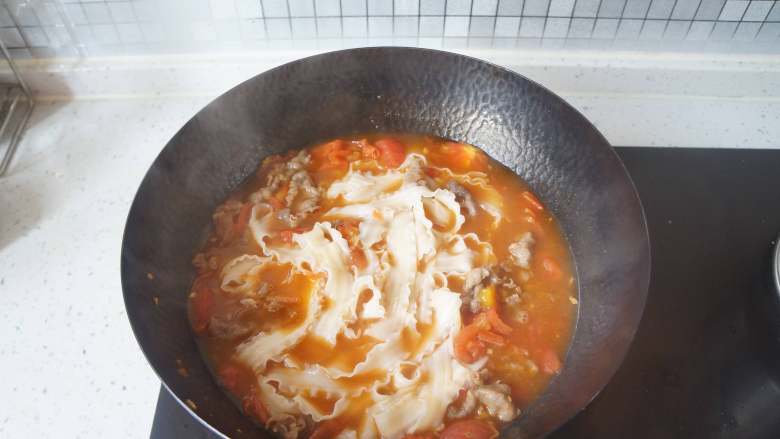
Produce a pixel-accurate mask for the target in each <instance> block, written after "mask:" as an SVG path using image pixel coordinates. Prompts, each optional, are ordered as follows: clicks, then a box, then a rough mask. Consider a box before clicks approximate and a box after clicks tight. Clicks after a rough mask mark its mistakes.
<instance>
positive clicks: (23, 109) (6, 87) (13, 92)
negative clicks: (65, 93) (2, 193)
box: [0, 40, 35, 177]
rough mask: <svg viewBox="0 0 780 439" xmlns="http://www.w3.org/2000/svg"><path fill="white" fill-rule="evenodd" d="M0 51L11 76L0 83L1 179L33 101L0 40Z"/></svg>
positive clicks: (11, 158) (21, 132) (20, 137)
mask: <svg viewBox="0 0 780 439" xmlns="http://www.w3.org/2000/svg"><path fill="white" fill-rule="evenodd" d="M0 49H1V50H2V52H3V57H4V58H5V60H6V62H7V63H8V66H9V67H10V68H11V73H12V74H13V78H11V79H12V80H11V81H8V82H3V83H0V99H2V101H1V103H0V121H2V122H0V152H2V151H3V150H5V153H4V154H3V156H2V157H3V158H2V160H0V177H2V176H4V175H5V173H6V171H8V168H9V167H10V165H11V160H13V157H14V153H15V152H16V147H17V146H18V145H19V141H20V140H21V139H22V134H23V133H24V129H25V127H26V126H27V121H28V120H29V119H30V115H31V114H32V111H33V108H34V107H35V101H34V100H33V98H32V94H31V93H30V89H29V88H28V87H27V84H25V82H24V80H23V79H22V76H21V75H20V74H19V69H18V68H17V67H16V63H14V61H13V59H11V56H10V55H9V54H8V49H7V48H6V47H5V43H3V41H2V40H0Z"/></svg>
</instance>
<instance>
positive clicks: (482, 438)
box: [439, 419, 498, 439]
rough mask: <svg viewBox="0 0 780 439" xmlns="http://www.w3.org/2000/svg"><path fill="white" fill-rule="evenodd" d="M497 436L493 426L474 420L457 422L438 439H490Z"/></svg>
mask: <svg viewBox="0 0 780 439" xmlns="http://www.w3.org/2000/svg"><path fill="white" fill-rule="evenodd" d="M496 436H498V432H497V431H496V429H495V428H494V427H493V425H491V424H489V423H487V422H485V421H479V420H476V419H469V420H466V421H458V422H455V423H453V424H450V426H449V427H447V428H445V429H444V431H442V432H441V436H439V438H440V439H492V438H494V437H496Z"/></svg>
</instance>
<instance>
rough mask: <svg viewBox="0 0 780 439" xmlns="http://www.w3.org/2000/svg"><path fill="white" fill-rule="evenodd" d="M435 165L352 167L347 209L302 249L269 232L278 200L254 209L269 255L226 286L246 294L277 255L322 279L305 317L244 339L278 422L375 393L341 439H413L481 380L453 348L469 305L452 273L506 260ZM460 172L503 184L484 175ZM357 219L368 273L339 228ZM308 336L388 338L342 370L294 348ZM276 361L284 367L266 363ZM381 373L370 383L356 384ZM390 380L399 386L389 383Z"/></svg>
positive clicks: (295, 238) (325, 413)
mask: <svg viewBox="0 0 780 439" xmlns="http://www.w3.org/2000/svg"><path fill="white" fill-rule="evenodd" d="M425 165H426V160H425V158H424V157H422V156H420V155H418V154H410V155H409V156H408V157H407V158H406V160H405V161H404V163H403V164H402V165H401V166H400V167H399V168H398V169H396V170H390V171H388V172H386V173H384V174H380V175H372V174H369V173H362V172H356V171H354V170H350V172H348V174H347V175H346V176H345V177H344V178H342V179H341V180H339V181H336V182H334V183H333V184H332V185H331V186H330V188H329V189H328V191H327V192H326V196H327V197H328V198H331V199H336V198H338V199H340V201H339V203H340V204H341V205H340V206H339V207H335V208H332V209H330V210H329V211H328V212H326V213H324V214H323V215H322V217H321V218H320V220H319V222H317V223H315V224H314V225H313V226H312V228H311V230H309V231H307V232H301V233H294V234H293V235H292V245H289V244H271V243H274V242H278V240H273V241H269V240H267V238H268V237H273V236H274V234H275V233H278V232H274V231H273V228H272V226H271V225H272V223H273V221H272V220H271V217H272V215H273V212H271V211H270V210H269V209H268V208H267V206H259V207H255V209H253V211H252V216H251V218H250V222H249V228H250V230H251V232H252V235H253V237H254V238H255V240H256V241H257V242H258V244H259V245H260V247H261V249H262V251H263V254H264V256H262V257H258V256H251V257H250V256H244V257H239V258H236V260H234V261H232V262H231V263H230V264H228V266H226V269H225V270H224V271H223V279H222V281H223V284H224V285H226V286H228V287H229V288H232V289H233V290H234V291H235V292H236V293H237V294H238V293H243V292H246V291H248V290H249V289H251V288H256V287H257V285H256V283H255V278H254V277H253V276H254V273H258V272H260V270H261V267H263V266H264V264H268V263H275V264H291V266H292V267H293V269H294V270H296V271H298V272H302V273H309V274H311V275H312V276H317V275H319V276H321V278H322V281H321V282H319V284H318V286H317V288H315V291H313V292H312V294H310V295H309V302H308V303H307V314H306V318H305V319H304V322H303V323H302V324H301V325H299V326H298V327H296V328H293V329H287V330H278V331H271V332H268V333H261V334H257V335H255V336H254V337H252V338H250V339H249V340H247V341H245V342H244V343H242V344H241V345H240V346H239V347H238V358H239V359H241V360H242V361H245V362H246V363H247V364H249V365H250V366H252V367H253V368H254V369H255V371H257V372H258V373H259V374H260V377H259V380H260V382H261V389H262V390H263V392H264V393H266V392H267V393H269V394H268V395H267V396H265V397H264V398H267V399H268V402H269V404H271V405H272V406H273V409H272V410H271V409H270V408H269V412H271V414H272V419H273V422H289V417H290V416H301V415H309V416H311V417H312V418H313V419H314V420H315V421H320V420H325V419H331V418H333V417H337V416H338V415H339V414H341V413H342V412H343V411H344V410H345V409H346V408H347V407H348V406H349V403H350V402H351V401H353V400H354V398H357V397H358V394H363V395H364V397H368V396H370V397H371V400H372V401H373V404H372V405H370V406H369V407H367V408H366V415H365V416H364V418H363V421H362V425H361V426H360V427H359V428H357V429H356V430H345V432H342V433H341V436H340V437H342V436H343V437H345V438H353V437H355V438H357V437H359V438H361V439H362V438H372V437H377V436H379V435H381V436H383V437H389V438H394V437H401V436H403V435H404V434H407V433H412V432H417V431H426V430H431V429H434V428H435V427H436V426H438V425H439V424H440V423H441V422H442V419H443V417H444V413H445V411H446V408H447V406H448V405H449V404H450V402H452V401H453V400H454V398H455V397H456V396H457V394H458V391H459V390H460V389H461V388H463V387H464V386H468V385H471V384H472V383H473V382H475V380H476V379H477V378H476V375H475V373H474V371H473V370H472V368H473V367H474V365H470V366H464V365H461V364H460V363H459V362H458V361H456V360H455V358H454V356H453V354H452V339H453V337H454V335H455V334H456V333H457V332H458V331H459V330H460V328H461V326H462V322H461V318H460V308H461V304H462V301H461V298H460V295H459V294H458V293H455V292H453V291H451V290H450V289H449V288H448V287H447V276H465V275H466V273H468V272H470V271H471V270H472V269H474V268H475V267H479V266H487V265H490V264H493V263H495V256H494V255H493V251H492V248H491V246H490V245H489V244H488V243H485V242H482V241H480V240H479V238H478V237H477V235H475V234H473V233H470V234H460V233H459V231H460V229H461V227H462V225H463V223H464V221H465V217H464V216H463V215H462V214H461V207H460V205H459V204H458V202H457V200H456V197H455V194H453V193H452V192H450V191H449V190H447V189H430V188H429V187H427V186H426V185H425V179H424V176H423V173H422V169H423V166H425ZM448 172H449V171H448ZM453 178H454V179H456V180H458V181H459V182H461V183H462V184H464V185H465V184H470V185H472V187H474V186H475V185H477V186H479V187H480V189H481V190H483V191H486V190H488V189H490V190H492V188H490V187H489V185H488V184H487V177H486V175H484V174H482V173H469V174H465V175H463V176H458V175H453ZM499 196H500V195H499ZM500 201H501V200H500V199H498V202H500ZM486 202H497V201H496V200H495V199H491V200H487V201H486ZM495 210H497V211H498V208H497V209H495ZM494 213H495V212H494ZM497 214H498V215H500V211H499V212H498V213H497ZM346 218H351V219H355V220H358V221H360V225H359V227H358V235H357V236H358V241H357V243H356V244H355V243H354V242H353V245H357V246H358V248H359V249H360V250H362V252H363V254H364V255H365V260H366V264H365V266H363V267H362V268H360V269H358V268H357V267H356V266H355V265H353V264H352V262H351V249H350V247H349V244H348V243H347V241H346V240H345V239H344V237H343V236H342V235H341V233H340V232H339V231H338V230H336V228H334V227H333V226H332V225H331V223H333V222H335V221H339V220H342V219H346ZM305 335H313V336H317V337H319V338H320V339H322V340H323V341H324V342H325V343H328V344H330V345H331V346H334V347H335V346H336V341H337V337H338V336H339V335H341V336H342V337H347V338H357V337H359V336H364V335H365V336H370V337H372V338H374V339H376V340H378V343H377V344H375V345H373V346H372V347H371V348H370V349H368V351H367V353H366V354H365V357H364V358H363V359H362V361H360V362H358V363H356V365H355V366H354V368H352V370H342V369H340V368H338V367H325V366H324V365H319V364H300V363H299V362H298V361H296V360H294V359H293V358H292V357H290V356H288V355H286V351H287V350H288V349H290V348H292V347H293V346H295V344H296V343H297V342H298V341H300V340H301V339H302V337H303V336H305ZM410 340H411V341H410ZM410 343H412V345H413V347H412V348H410ZM410 349H411V350H410ZM270 360H273V361H274V362H275V363H273V366H272V367H269V368H268V369H266V366H267V364H268V362H269V361H270ZM377 371H379V375H378V376H375V377H374V378H371V380H370V381H367V382H366V383H365V384H361V385H359V386H357V387H355V385H354V384H353V385H347V384H346V383H347V382H352V381H349V380H354V379H358V380H360V379H363V378H362V377H366V376H374V375H376V374H377ZM372 374H373V375H372ZM345 380H346V381H345ZM358 382H361V383H362V381H358ZM389 382H391V383H392V384H393V388H394V389H396V390H395V392H393V393H391V394H386V393H387V392H386V391H382V392H380V391H378V388H379V386H382V385H385V384H387V383H389ZM365 392H367V393H365ZM323 396H324V397H326V398H327V399H328V401H335V403H334V404H333V405H327V404H326V406H328V407H330V408H328V409H324V408H323V404H321V403H319V404H318V403H314V402H312V401H313V400H312V398H319V397H323ZM282 400H284V401H285V402H284V403H282V402H281V401H282ZM264 402H265V399H264ZM296 419H297V418H296Z"/></svg>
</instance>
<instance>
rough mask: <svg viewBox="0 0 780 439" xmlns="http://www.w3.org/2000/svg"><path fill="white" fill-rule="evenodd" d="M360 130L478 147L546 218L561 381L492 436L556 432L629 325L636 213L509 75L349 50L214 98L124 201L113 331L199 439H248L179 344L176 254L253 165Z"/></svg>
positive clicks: (570, 135) (585, 131) (569, 116)
mask: <svg viewBox="0 0 780 439" xmlns="http://www.w3.org/2000/svg"><path fill="white" fill-rule="evenodd" d="M374 131H381V132H410V133H425V134H431V135H436V136H440V137H445V138H450V139H454V140H458V141H462V142H466V143H470V144H473V145H476V146H479V147H480V148H482V149H484V150H485V151H486V152H487V153H488V154H490V155H491V156H492V157H493V158H495V159H497V160H498V161H500V162H502V163H503V164H505V165H506V166H508V167H509V168H511V169H513V170H514V171H516V172H517V173H518V174H519V175H521V176H522V177H523V178H524V179H525V180H526V181H527V182H528V183H529V184H530V185H531V186H532V187H533V188H534V190H535V191H536V192H537V193H538V194H539V195H540V196H541V197H542V199H543V200H544V202H545V203H546V204H547V206H548V207H549V209H550V210H551V211H552V212H554V213H555V215H556V217H557V218H558V220H559V222H560V224H561V227H562V229H563V231H564V233H565V235H566V237H567V239H568V241H569V244H570V246H571V251H572V255H573V258H574V261H575V265H576V270H577V281H578V286H579V295H580V308H579V316H578V321H577V326H576V329H575V333H574V336H573V339H572V345H571V348H570V351H569V354H568V356H567V358H566V361H565V364H564V369H563V371H562V372H561V374H560V375H559V376H558V377H557V378H556V379H554V380H553V382H552V383H551V384H550V386H549V387H548V388H547V390H546V391H545V392H544V394H543V395H542V396H541V397H540V398H539V399H538V400H537V401H536V403H534V404H533V406H532V407H531V408H530V409H529V410H527V411H526V412H525V413H524V414H523V415H521V417H520V418H519V419H518V420H517V421H515V423H514V424H512V426H511V427H510V428H509V429H508V430H506V431H505V432H504V435H505V436H506V437H529V436H537V435H541V434H544V433H547V432H549V431H551V430H553V429H554V428H556V427H558V426H559V425H560V424H562V423H563V422H565V421H566V420H567V419H569V418H570V417H571V416H573V415H574V414H575V413H576V412H577V411H578V410H580V409H581V408H583V407H584V406H585V405H586V404H587V403H588V402H589V401H590V400H591V399H592V398H593V397H594V396H595V394H596V393H597V392H598V391H599V390H600V389H601V388H602V387H603V386H604V385H605V384H606V382H607V381H608V380H609V378H610V377H611V376H612V374H613V373H614V372H615V370H616V369H617V367H618V366H619V364H620V362H621V360H622V359H623V356H624V355H625V352H626V351H627V349H628V346H629V344H630V342H631V339H632V337H633V334H634V332H635V330H636V327H637V325H638V323H639V319H640V317H641V312H642V308H643V306H644V299H645V295H646V291H647V283H648V279H649V247H648V240H647V231H646V226H645V222H644V216H643V213H642V209H641V205H640V203H639V200H638V198H637V196H636V193H635V191H634V188H633V185H632V183H631V181H630V179H629V177H628V175H627V174H626V172H625V170H624V168H623V166H622V164H621V163H620V161H619V159H618V158H617V156H616V155H615V153H614V152H613V151H612V150H611V148H610V147H609V145H608V144H607V142H606V141H605V140H604V138H603V137H602V136H601V135H600V134H599V133H598V132H597V131H596V130H595V128H593V126H592V125H591V124H590V123H589V122H587V120H585V118H584V117H582V116H581V115H580V114H579V113H578V112H576V110H574V109H572V108H571V107H570V106H568V105H567V104H565V103H564V102H563V101H562V100H560V99H559V98H557V97H556V96H555V95H553V94H552V93H550V92H549V91H547V90H545V89H543V88H542V87H540V86H539V85H537V84H535V83H533V82H531V81H529V80H527V79H525V78H523V77H521V76H519V75H516V74H514V73H512V72H509V71H506V70H503V69H500V68H498V67H495V66H492V65H490V64H487V63H483V62H481V61H478V60H474V59H471V58H467V57H464V56H460V55H455V54H448V53H444V52H438V51H431V50H423V49H405V48H370V49H353V50H347V51H341V52H334V53H329V54H325V55H319V56H315V57H312V58H307V59H304V60H301V61H297V62H294V63H290V64H286V65H284V66H282V67H279V68H277V69H274V70H272V71H269V72H266V73H264V74H261V75H259V76H256V77H254V78H252V79H250V80H248V81H246V82H244V83H243V84H241V85H239V86H237V87H236V88H234V89H232V90H231V91H229V92H227V93H226V94H224V95H222V96H221V97H219V98H217V99H216V100H215V101H213V102H212V103H211V104H209V105H208V106H207V107H206V108H204V109H203V110H201V111H200V112H199V113H198V114H197V115H195V117H193V119H191V120H190V121H189V122H188V123H187V124H186V125H185V126H184V127H183V128H182V129H181V130H180V131H179V132H178V133H177V134H176V135H175V136H174V137H173V139H171V141H170V142H169V143H168V145H167V146H166V147H165V149H164V150H163V151H162V153H161V154H160V156H159V157H158V158H157V160H156V161H155V162H154V164H153V165H152V167H151V168H150V170H149V172H148V174H147V175H146V177H145V178H144V181H143V182H142V184H141V187H140V188H139V191H138V194H137V196H136V199H135V201H134V203H133V206H132V209H131V212H130V215H129V217H128V222H127V226H126V229H125V237H124V243H123V249H122V282H123V289H124V294H125V302H126V306H127V312H128V317H129V318H130V321H131V323H132V325H133V329H134V331H135V333H136V337H137V338H138V341H139V344H140V345H141V347H142V349H143V350H144V352H145V354H146V356H147V358H148V359H149V362H150V363H151V364H152V366H153V367H154V369H155V370H156V372H157V373H158V374H159V375H160V377H161V379H162V380H163V382H164V383H165V385H166V386H167V387H168V388H169V389H170V390H171V391H172V392H173V394H174V396H176V397H177V398H178V399H179V400H181V401H184V400H186V399H189V400H190V401H191V402H193V403H194V405H195V407H197V408H196V410H195V413H196V414H197V416H198V417H200V418H201V419H202V420H203V421H205V422H206V423H207V424H208V425H210V426H211V427H212V428H214V429H216V430H218V431H221V432H222V433H224V434H227V435H230V436H231V437H233V436H236V437H242V436H246V437H257V436H260V437H263V433H262V432H260V430H259V428H257V427H256V426H255V425H254V424H252V422H251V421H250V420H249V419H248V418H246V417H244V416H243V415H242V414H241V413H240V411H239V410H238V409H237V408H236V407H235V406H234V405H233V403H232V402H231V401H229V399H228V398H227V396H226V395H225V394H224V393H223V392H222V391H221V390H220V389H219V387H218V386H217V385H216V383H215V382H214V381H213V380H212V378H211V375H210V374H209V372H208V370H207V369H206V367H205V364H204V363H203V360H202V359H201V356H200V354H199V352H198V350H197V347H196V344H195V341H194V339H193V337H192V334H191V333H190V329H189V324H188V322H187V313H186V306H187V295H188V292H189V287H190V283H191V281H192V279H193V277H194V271H193V268H192V265H191V263H190V256H191V255H192V254H193V253H194V251H195V250H196V249H197V248H198V247H199V245H200V244H201V242H199V239H203V238H204V237H205V236H206V232H207V230H208V228H209V227H210V221H211V212H213V211H214V208H215V207H216V206H217V205H218V204H219V203H220V202H221V201H222V200H223V199H224V198H225V197H226V196H227V195H228V194H229V193H230V192H231V191H232V190H233V189H234V188H235V187H237V186H238V185H239V183H240V182H241V181H242V180H243V179H244V178H245V177H247V176H248V175H249V174H250V173H251V172H253V171H254V169H255V168H256V167H257V166H258V164H259V162H260V160H262V158H264V157H265V156H267V155H270V154H276V153H279V152H283V151H285V150H287V149H292V148H300V147H303V146H306V145H309V144H311V143H313V142H315V141H318V140H324V139H327V138H330V137H336V136H343V135H347V134H351V133H365V132H374ZM149 273H151V274H152V276H149V275H148V274H149ZM155 298H156V300H155ZM181 367H183V368H185V369H186V374H184V373H182V371H181V370H180V369H181ZM185 375H186V376H185ZM266 436H268V437H270V435H266Z"/></svg>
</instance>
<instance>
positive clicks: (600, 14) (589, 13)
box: [0, 0, 780, 57]
mask: <svg viewBox="0 0 780 439" xmlns="http://www.w3.org/2000/svg"><path fill="white" fill-rule="evenodd" d="M778 29H780V1H778V0H5V2H4V3H2V4H0V38H2V41H3V42H5V43H6V45H7V46H8V47H9V48H12V49H14V50H13V53H14V55H15V56H20V57H29V56H41V55H45V56H57V55H60V54H61V55H62V56H72V55H73V54H75V53H81V54H82V55H86V56H89V55H98V54H99V55H108V54H115V55H121V54H144V53H151V54H154V53H175V52H177V51H178V52H197V51H199V50H206V49H208V50H214V49H219V48H220V47H225V48H241V47H243V48H244V49H249V50H256V49H260V48H266V47H271V48H281V47H297V48H306V47H312V48H318V47H334V48H335V47H355V46H360V45H376V44H401V43H402V44H408V45H419V46H426V47H447V48H466V47H494V48H513V47H544V48H556V47H565V48H577V49H596V50H608V49H628V50H654V49H661V50H668V49H671V50H714V49H713V48H717V50H727V51H728V50H735V51H736V50H749V51H754V52H756V51H757V52H762V51H763V52H768V53H780V35H778V34H779V33H780V31H779V30H778ZM318 39H321V40H322V42H318ZM268 40H271V41H273V42H272V43H268V42H266V41H268ZM32 49H35V50H32ZM76 49H78V52H77V50H76ZM112 50H113V51H114V52H113V53H112V52H111V51H112Z"/></svg>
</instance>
